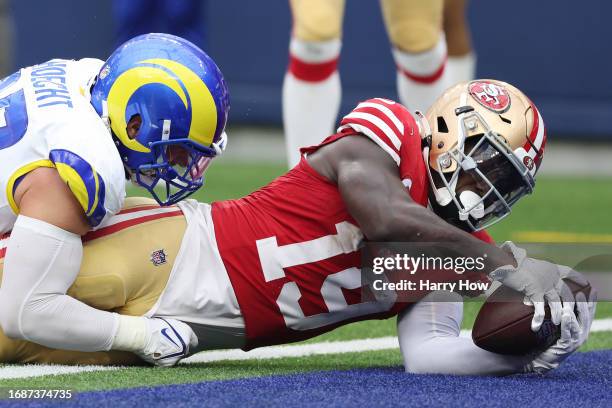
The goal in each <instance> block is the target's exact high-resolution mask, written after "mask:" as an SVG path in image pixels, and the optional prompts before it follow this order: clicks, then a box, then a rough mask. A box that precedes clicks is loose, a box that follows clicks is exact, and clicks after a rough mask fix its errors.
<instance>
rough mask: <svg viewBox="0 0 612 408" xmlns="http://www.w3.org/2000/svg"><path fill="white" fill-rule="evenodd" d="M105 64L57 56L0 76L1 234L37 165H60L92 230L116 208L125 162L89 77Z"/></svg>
mask: <svg viewBox="0 0 612 408" xmlns="http://www.w3.org/2000/svg"><path fill="white" fill-rule="evenodd" d="M102 64H103V61H100V60H97V59H82V60H79V61H73V60H62V59H54V60H51V61H48V62H45V63H43V64H40V65H35V66H32V67H28V68H23V69H21V70H19V71H18V72H16V73H14V74H13V75H11V76H9V77H7V78H5V79H4V80H2V81H1V82H0V234H1V233H4V232H7V231H10V230H11V229H12V227H13V224H14V223H15V220H16V218H17V214H18V213H19V208H17V205H16V203H15V200H14V197H13V193H14V191H15V189H16V187H17V185H18V184H19V182H20V180H21V178H22V177H23V176H24V175H25V174H27V173H28V172H30V171H32V170H33V169H35V168H38V167H54V168H56V169H57V171H58V173H59V175H60V177H61V178H62V179H63V180H64V181H65V182H66V184H68V186H69V187H70V189H71V190H72V192H73V193H74V196H75V197H76V198H77V200H78V201H79V203H80V204H81V206H82V207H83V210H84V211H85V214H86V216H87V219H88V220H89V223H90V225H91V226H92V228H94V229H95V228H97V227H99V226H101V225H102V224H103V223H104V221H105V220H106V219H107V218H108V217H109V216H111V215H112V214H114V213H116V212H117V211H119V209H120V208H121V206H122V204H123V199H124V197H125V173H124V170H123V164H122V163H121V158H120V156H119V154H118V152H117V149H116V147H115V145H114V143H113V140H112V137H111V134H110V132H109V130H108V129H107V128H106V126H105V125H104V122H103V121H102V120H101V119H100V117H99V116H98V114H97V113H96V111H95V110H94V108H93V107H92V105H91V104H90V101H89V91H88V86H89V85H90V84H89V81H90V80H91V79H92V78H94V77H95V75H96V74H97V73H98V72H99V70H100V68H101V66H102Z"/></svg>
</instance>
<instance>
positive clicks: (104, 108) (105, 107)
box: [100, 100, 111, 132]
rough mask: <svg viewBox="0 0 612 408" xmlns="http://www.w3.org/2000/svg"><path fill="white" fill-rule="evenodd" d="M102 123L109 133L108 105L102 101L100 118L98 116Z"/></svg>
mask: <svg viewBox="0 0 612 408" xmlns="http://www.w3.org/2000/svg"><path fill="white" fill-rule="evenodd" d="M100 119H102V122H104V126H106V128H107V129H108V131H109V132H110V131H111V125H110V119H109V118H108V103H106V101H105V100H102V116H100Z"/></svg>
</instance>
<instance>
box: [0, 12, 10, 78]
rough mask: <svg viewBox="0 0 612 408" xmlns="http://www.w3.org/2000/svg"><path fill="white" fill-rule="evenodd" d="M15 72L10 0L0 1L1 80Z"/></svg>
mask: <svg viewBox="0 0 612 408" xmlns="http://www.w3.org/2000/svg"><path fill="white" fill-rule="evenodd" d="M12 71H13V17H12V14H11V8H10V5H9V0H0V78H4V77H5V76H7V75H8V74H10V73H11V72H12Z"/></svg>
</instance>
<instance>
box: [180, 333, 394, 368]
mask: <svg viewBox="0 0 612 408" xmlns="http://www.w3.org/2000/svg"><path fill="white" fill-rule="evenodd" d="M398 347H399V343H398V340H397V337H394V336H390V337H379V338H375V339H361V340H347V341H326V342H321V343H310V344H299V345H295V346H270V347H262V348H259V349H255V350H251V351H249V352H246V351H242V350H215V351H205V352H202V353H198V354H195V355H193V356H191V357H189V358H186V359H185V360H183V361H181V364H193V363H209V362H211V361H223V360H263V359H270V358H284V357H304V356H314V355H321V354H338V353H354V352H359V351H374V350H387V349H394V348H398Z"/></svg>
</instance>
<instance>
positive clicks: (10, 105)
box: [0, 72, 28, 150]
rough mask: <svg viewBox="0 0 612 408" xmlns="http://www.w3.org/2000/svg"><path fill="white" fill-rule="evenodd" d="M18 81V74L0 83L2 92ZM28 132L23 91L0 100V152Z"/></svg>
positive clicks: (0, 92)
mask: <svg viewBox="0 0 612 408" xmlns="http://www.w3.org/2000/svg"><path fill="white" fill-rule="evenodd" d="M18 80H19V72H16V73H14V74H13V75H11V76H9V77H8V78H5V79H4V80H3V81H2V82H0V94H2V91H3V90H4V89H6V88H8V87H9V86H11V85H12V84H14V83H15V82H17V81H18ZM26 130H28V112H27V109H26V102H25V95H24V93H23V89H19V90H18V91H16V92H13V93H12V94H10V95H7V96H5V97H4V98H1V99H0V150H1V149H6V148H7V147H11V146H12V145H14V144H15V143H17V142H18V141H20V140H21V138H22V137H23V135H25V133H26Z"/></svg>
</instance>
